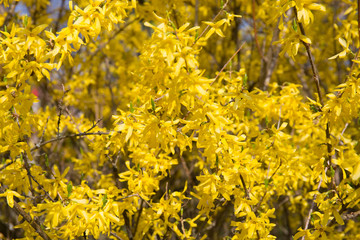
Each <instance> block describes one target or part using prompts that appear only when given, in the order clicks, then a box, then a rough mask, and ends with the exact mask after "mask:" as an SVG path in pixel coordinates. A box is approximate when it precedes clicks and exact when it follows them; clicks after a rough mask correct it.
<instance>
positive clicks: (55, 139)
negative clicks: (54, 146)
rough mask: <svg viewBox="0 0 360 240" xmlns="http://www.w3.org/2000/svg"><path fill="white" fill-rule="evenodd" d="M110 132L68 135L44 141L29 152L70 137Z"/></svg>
mask: <svg viewBox="0 0 360 240" xmlns="http://www.w3.org/2000/svg"><path fill="white" fill-rule="evenodd" d="M109 134H110V132H100V131H98V132H92V133H87V132H84V133H77V134H70V135H67V136H62V137H57V138H53V139H50V140H48V141H45V142H43V143H41V144H38V145H35V147H33V148H31V149H30V151H34V150H36V149H39V148H41V147H42V146H44V145H46V144H48V143H52V142H56V141H60V140H63V139H65V138H71V137H83V136H89V135H100V136H101V135H109Z"/></svg>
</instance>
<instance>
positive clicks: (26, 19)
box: [24, 15, 28, 27]
mask: <svg viewBox="0 0 360 240" xmlns="http://www.w3.org/2000/svg"><path fill="white" fill-rule="evenodd" d="M27 25H28V16H27V15H25V18H24V26H25V27H27Z"/></svg>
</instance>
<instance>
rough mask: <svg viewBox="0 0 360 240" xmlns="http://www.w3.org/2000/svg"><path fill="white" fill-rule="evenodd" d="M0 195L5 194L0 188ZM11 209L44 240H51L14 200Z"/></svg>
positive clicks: (38, 223) (35, 220) (37, 222)
mask: <svg viewBox="0 0 360 240" xmlns="http://www.w3.org/2000/svg"><path fill="white" fill-rule="evenodd" d="M0 193H5V191H4V189H3V188H0ZM12 209H14V211H15V212H16V213H17V214H18V215H21V216H22V217H23V218H24V219H25V221H27V222H28V223H29V224H30V226H31V227H32V228H33V229H34V230H35V232H37V233H38V234H39V235H40V236H41V237H42V238H43V239H44V240H51V238H50V237H49V236H48V235H47V234H46V233H45V232H44V231H43V229H42V227H41V224H40V222H39V221H38V220H37V219H35V218H34V219H32V218H31V216H30V215H29V214H28V213H26V212H25V211H24V210H23V209H22V208H21V207H20V205H19V204H18V203H17V201H16V200H15V199H14V207H13V208H12Z"/></svg>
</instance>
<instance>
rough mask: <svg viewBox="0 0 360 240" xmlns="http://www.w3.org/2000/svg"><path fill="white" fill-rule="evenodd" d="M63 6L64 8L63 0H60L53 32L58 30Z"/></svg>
mask: <svg viewBox="0 0 360 240" xmlns="http://www.w3.org/2000/svg"><path fill="white" fill-rule="evenodd" d="M64 8H65V0H62V1H61V6H60V9H59V15H58V18H57V21H56V24H55V33H56V32H57V31H58V30H59V26H60V20H61V17H62V13H63V10H64Z"/></svg>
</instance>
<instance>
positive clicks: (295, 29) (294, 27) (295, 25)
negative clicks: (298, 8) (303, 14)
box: [292, 18, 298, 32]
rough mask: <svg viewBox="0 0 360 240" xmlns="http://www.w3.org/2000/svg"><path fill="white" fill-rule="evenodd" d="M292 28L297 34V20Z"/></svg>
mask: <svg viewBox="0 0 360 240" xmlns="http://www.w3.org/2000/svg"><path fill="white" fill-rule="evenodd" d="M292 28H293V29H294V31H295V32H297V29H298V26H297V22H296V19H295V18H294V20H293V24H292Z"/></svg>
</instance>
